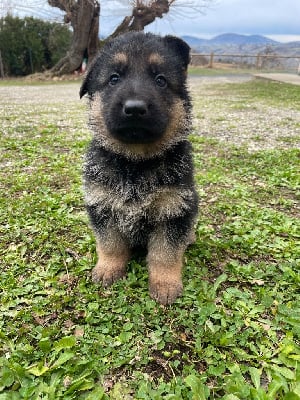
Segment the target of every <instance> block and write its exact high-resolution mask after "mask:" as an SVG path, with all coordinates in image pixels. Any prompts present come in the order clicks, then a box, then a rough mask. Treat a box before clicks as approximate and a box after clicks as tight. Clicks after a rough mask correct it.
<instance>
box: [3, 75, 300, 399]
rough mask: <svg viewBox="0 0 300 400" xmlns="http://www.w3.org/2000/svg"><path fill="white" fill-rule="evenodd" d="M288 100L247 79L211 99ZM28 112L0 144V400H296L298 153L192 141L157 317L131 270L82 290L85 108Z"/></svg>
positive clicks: (138, 263) (89, 249)
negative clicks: (183, 245)
mask: <svg viewBox="0 0 300 400" xmlns="http://www.w3.org/2000/svg"><path fill="white" fill-rule="evenodd" d="M41 90H42V89H41ZM297 90H298V89H297ZM297 90H296V89H294V87H292V86H289V85H280V84H275V83H274V84H273V83H272V84H270V85H268V86H266V84H265V82H254V83H253V82H252V83H251V84H250V83H243V84H236V85H228V86H224V85H223V86H222V94H221V96H222V99H223V101H224V102H225V103H226V101H227V96H228V95H230V94H232V93H238V94H241V93H244V95H245V98H246V99H247V101H250V102H252V103H253V104H254V103H255V102H256V101H259V102H264V103H265V104H274V102H277V103H278V104H279V103H280V104H281V107H289V108H293V109H298V104H300V95H299V90H298V91H297ZM203 95H205V93H204V94H203ZM278 97H280V101H279V100H277V99H278ZM208 101H209V100H208ZM228 107H231V102H230V101H228ZM42 110H43V105H40V117H39V118H36V119H35V120H34V122H32V120H30V119H29V120H28V119H26V118H25V115H22V113H19V114H16V115H15V117H12V116H11V117H10V118H11V127H9V128H3V129H2V130H3V132H2V133H1V158H0V165H1V170H0V178H1V179H0V188H1V198H0V205H1V207H0V218H1V225H0V235H1V249H0V256H1V265H2V267H1V275H0V276H1V281H0V290H1V302H0V310H1V319H0V343H1V347H0V400H4V399H5V400H18V399H33V400H35V399H36V400H39V399H49V400H54V399H55V400H56V399H66V400H69V399H76V400H77V399H88V400H93V399H95V400H99V399H149V400H153V399H157V400H158V399H178V400H180V399H194V400H205V399H210V400H213V399H224V400H242V399H245V400H246V399H247V400H248V399H252V400H276V399H283V400H299V399H300V301H299V287H300V274H299V265H300V224H299V189H300V180H299V159H300V153H299V150H297V149H294V148H292V147H291V148H290V149H289V150H268V151H259V152H256V153H248V152H247V151H246V150H244V149H243V148H237V147H233V146H229V145H224V143H219V142H218V141H217V140H209V139H204V138H201V137H199V136H197V135H193V136H192V137H191V140H192V142H193V146H194V150H195V152H194V154H195V165H196V173H197V175H196V180H197V184H198V188H199V194H200V198H201V200H200V214H199V223H198V226H197V241H196V243H195V244H194V245H192V246H191V247H190V248H189V250H188V251H187V252H186V257H185V264H186V267H185V273H184V286H185V290H184V294H183V297H182V298H180V299H178V300H177V301H176V302H175V304H174V305H172V306H169V307H162V306H159V305H158V304H157V303H155V302H154V301H152V300H151V299H150V298H149V294H148V287H147V285H148V282H147V280H148V277H147V272H146V266H145V262H144V261H143V260H133V261H132V262H131V263H130V265H129V268H128V276H127V279H126V280H123V281H120V282H117V283H116V284H114V285H113V286H112V287H111V288H110V289H106V290H104V289H102V288H101V287H100V286H98V285H95V284H93V283H92V282H91V279H90V271H91V268H92V267H93V265H94V263H95V257H96V256H95V242H94V238H93V235H92V232H91V230H90V229H89V227H88V222H87V217H86V214H85V211H84V207H83V199H82V190H81V165H82V156H83V154H84V151H85V147H86V145H87V141H88V139H87V134H86V131H85V128H84V124H85V122H84V117H83V115H84V112H85V110H84V107H82V106H81V105H80V106H79V105H75V106H73V108H72V109H71V111H70V113H71V115H70V118H68V121H69V122H68V123H66V124H65V125H63V126H62V125H61V123H60V122H59V121H60V120H61V115H57V123H55V122H53V120H51V122H49V123H47V122H45V121H47V115H48V114H47V110H45V112H44V113H43V112H42ZM24 113H25V109H24ZM58 114H59V113H58ZM49 115H50V114H49ZM78 115H79V117H78ZM75 116H77V119H76V117H75ZM81 116H82V117H81ZM3 118H6V121H7V118H8V117H7V116H6V117H2V119H3ZM52 119H53V116H52ZM73 125H74V126H73ZM74 127H75V128H76V129H75V130H74ZM0 129H1V128H0Z"/></svg>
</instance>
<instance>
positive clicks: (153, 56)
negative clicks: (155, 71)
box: [148, 53, 164, 65]
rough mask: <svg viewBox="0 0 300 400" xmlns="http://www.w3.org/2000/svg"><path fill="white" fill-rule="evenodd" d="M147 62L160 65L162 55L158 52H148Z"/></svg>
mask: <svg viewBox="0 0 300 400" xmlns="http://www.w3.org/2000/svg"><path fill="white" fill-rule="evenodd" d="M148 62H149V64H157V65H161V64H163V63H164V59H163V57H162V56H161V55H160V54H158V53H152V54H150V56H149V59H148Z"/></svg>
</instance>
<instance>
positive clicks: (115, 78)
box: [109, 73, 121, 86]
mask: <svg viewBox="0 0 300 400" xmlns="http://www.w3.org/2000/svg"><path fill="white" fill-rule="evenodd" d="M120 79H121V77H120V75H119V74H117V73H115V74H112V75H111V76H110V77H109V84H110V85H111V86H114V85H116V84H117V83H118V82H120Z"/></svg>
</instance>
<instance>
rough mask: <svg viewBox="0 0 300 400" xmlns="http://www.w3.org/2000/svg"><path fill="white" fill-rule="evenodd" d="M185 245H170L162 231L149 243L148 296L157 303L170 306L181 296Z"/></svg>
mask: <svg viewBox="0 0 300 400" xmlns="http://www.w3.org/2000/svg"><path fill="white" fill-rule="evenodd" d="M185 247H186V246H185V245H183V244H178V246H176V247H175V246H174V245H171V244H170V243H168V240H167V239H166V235H165V232H164V230H162V231H160V232H156V233H155V234H154V235H153V236H152V237H151V239H150V241H149V246H148V256H147V262H148V269H149V292H150V296H151V297H152V298H153V299H154V300H156V301H158V302H159V303H161V304H163V305H166V304H171V303H173V302H174V301H175V299H176V298H177V297H179V296H181V294H182V290H183V286H182V265H183V253H184V251H185Z"/></svg>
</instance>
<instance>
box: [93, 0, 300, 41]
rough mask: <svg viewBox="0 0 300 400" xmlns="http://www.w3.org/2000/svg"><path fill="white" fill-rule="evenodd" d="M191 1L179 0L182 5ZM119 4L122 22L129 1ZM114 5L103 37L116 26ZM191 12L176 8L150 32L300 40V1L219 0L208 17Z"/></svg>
mask: <svg viewBox="0 0 300 400" xmlns="http://www.w3.org/2000/svg"><path fill="white" fill-rule="evenodd" d="M188 2H189V1H184V0H178V5H179V4H182V5H184V4H186V3H188ZM105 3H106V4H107V5H105ZM119 3H121V6H120V7H119V11H118V14H119V15H120V17H119V20H121V19H122V18H121V15H122V14H121V13H123V12H124V8H122V3H123V4H124V5H125V3H126V1H123V0H121V1H119ZM112 4H113V1H106V2H105V1H103V2H102V12H101V14H102V15H101V25H100V31H101V34H103V35H106V34H108V33H109V32H111V30H112V29H113V27H114V25H115V24H116V16H114V17H113V16H112V12H111V10H112V8H111V7H112ZM187 11H188V8H186V9H185V8H184V7H181V8H179V7H178V8H176V7H174V9H173V11H172V12H170V14H169V15H167V16H166V17H164V18H163V19H160V20H157V21H156V22H154V23H153V24H151V25H150V26H149V27H148V28H147V30H149V31H151V32H154V33H161V34H167V33H170V34H175V35H179V36H182V35H193V36H198V37H203V38H209V37H212V36H215V35H218V34H221V33H240V34H260V35H265V36H269V37H271V38H273V39H275V40H279V41H284V42H286V41H293V40H299V41H300V1H299V0H215V1H214V3H212V5H211V6H210V8H208V9H206V10H205V15H203V14H201V13H200V12H191V13H188V12H187ZM185 14H186V15H185Z"/></svg>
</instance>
